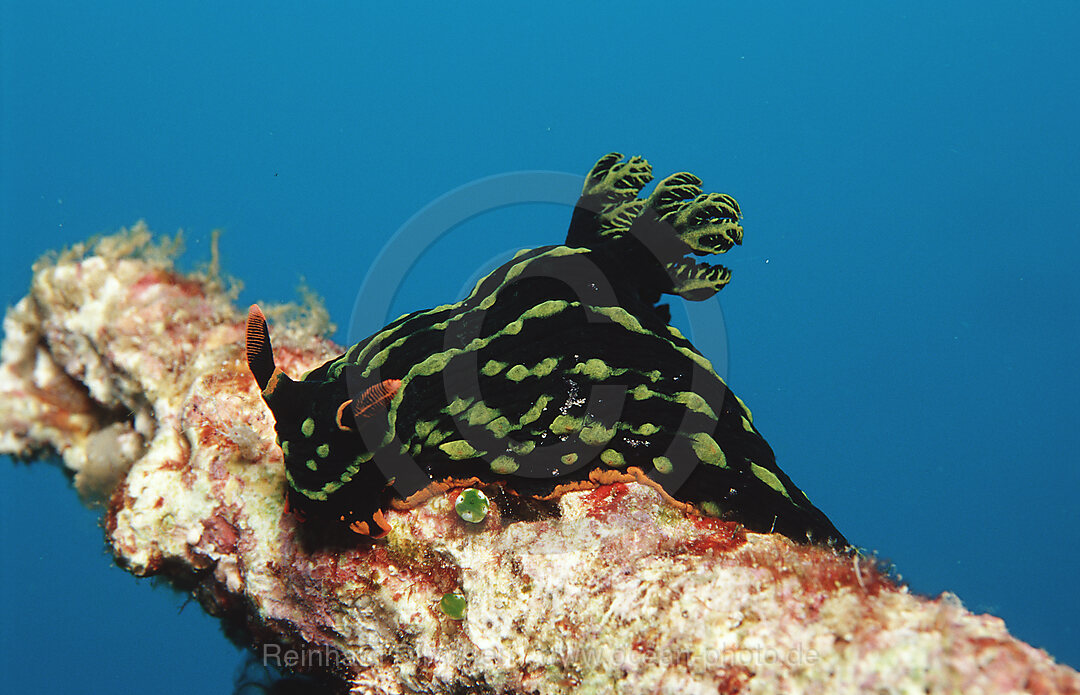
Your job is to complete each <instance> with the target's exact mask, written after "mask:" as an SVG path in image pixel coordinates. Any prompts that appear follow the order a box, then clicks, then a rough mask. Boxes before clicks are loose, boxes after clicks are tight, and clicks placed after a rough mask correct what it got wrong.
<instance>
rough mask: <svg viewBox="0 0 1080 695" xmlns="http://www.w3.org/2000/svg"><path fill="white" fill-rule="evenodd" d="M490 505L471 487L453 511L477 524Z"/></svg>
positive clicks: (459, 498)
mask: <svg viewBox="0 0 1080 695" xmlns="http://www.w3.org/2000/svg"><path fill="white" fill-rule="evenodd" d="M490 504H491V503H490V502H488V498H487V495H485V494H484V493H483V492H481V491H480V490H477V489H476V488H474V487H471V488H469V489H468V490H464V491H463V492H462V493H461V494H460V495H458V498H457V503H456V504H454V509H456V510H457V513H458V516H460V517H461V518H462V519H464V520H465V521H468V522H469V523H471V524H479V523H480V522H481V521H483V520H484V519H485V518H487V513H488V507H489V506H490ZM447 596H450V594H447ZM443 600H444V601H445V600H446V597H443ZM463 605H464V604H463ZM459 617H460V616H459Z"/></svg>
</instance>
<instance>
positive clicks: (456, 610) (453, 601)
mask: <svg viewBox="0 0 1080 695" xmlns="http://www.w3.org/2000/svg"><path fill="white" fill-rule="evenodd" d="M439 608H440V609H442V612H443V613H444V614H445V615H446V617H447V618H451V619H453V620H461V619H462V618H464V617H465V597H464V596H462V595H461V594H458V593H454V592H452V591H451V592H450V593H448V594H443V597H442V599H440V600H439Z"/></svg>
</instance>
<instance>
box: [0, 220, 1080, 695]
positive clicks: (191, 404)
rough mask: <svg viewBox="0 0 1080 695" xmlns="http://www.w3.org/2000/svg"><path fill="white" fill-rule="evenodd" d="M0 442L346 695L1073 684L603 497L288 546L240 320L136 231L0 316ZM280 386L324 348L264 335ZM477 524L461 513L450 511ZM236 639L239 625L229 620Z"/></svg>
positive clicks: (1009, 688) (151, 562)
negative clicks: (59, 462) (53, 461)
mask: <svg viewBox="0 0 1080 695" xmlns="http://www.w3.org/2000/svg"><path fill="white" fill-rule="evenodd" d="M4 333H5V335H4V342H3V346H2V361H0V451H4V452H7V453H12V454H15V455H19V456H32V455H34V454H37V453H41V452H47V451H55V452H59V454H60V455H61V456H62V457H63V460H64V463H65V465H66V466H67V468H68V469H69V470H70V471H71V472H72V473H73V475H74V478H75V484H76V487H77V488H78V490H79V491H80V493H81V494H82V495H83V496H84V497H87V498H92V497H95V496H98V497H107V498H108V499H109V500H110V501H109V505H108V511H107V513H106V529H107V534H108V541H109V543H110V544H111V545H112V548H113V550H114V552H115V554H116V559H117V562H118V563H119V564H120V565H121V566H123V567H125V568H127V569H128V570H129V571H131V572H132V573H134V574H137V575H140V576H145V575H151V574H161V575H165V576H167V577H170V578H174V579H179V580H183V581H184V582H186V583H191V582H194V583H195V585H196V587H197V590H198V591H197V594H198V596H199V597H200V600H201V601H202V602H203V604H204V606H205V607H206V608H207V609H208V610H212V611H214V612H215V613H220V614H223V615H224V616H226V618H225V619H227V620H230V621H232V622H233V623H234V625H233V627H234V628H241V629H242V630H243V631H244V632H246V634H248V635H249V636H250V640H251V642H252V644H253V645H255V646H256V647H257V648H258V649H259V650H260V652H259V653H260V656H261V657H262V658H264V659H266V660H268V661H269V662H271V663H277V664H280V665H283V666H288V667H291V668H293V669H295V670H300V671H303V670H308V669H317V670H327V671H331V672H332V673H334V674H336V675H337V676H338V677H340V678H341V680H342V681H343V682H344V683H346V684H348V686H349V687H351V688H352V690H353V691H354V692H364V693H367V692H381V693H408V692H424V693H429V692H513V693H526V692H539V693H563V692H575V693H589V692H619V693H638V692H641V693H646V692H648V693H654V692H664V693H717V692H720V693H735V692H760V693H778V692H807V693H810V692H820V693H835V692H855V691H863V690H867V691H873V692H965V693H971V692H1013V691H1028V692H1037V693H1053V692H1060V693H1076V692H1080V674H1077V672H1075V671H1073V670H1071V669H1069V668H1067V667H1065V666H1061V665H1057V664H1055V663H1054V662H1053V660H1052V659H1051V658H1050V657H1049V656H1047V655H1046V654H1045V653H1044V652H1042V651H1039V650H1036V649H1034V648H1032V647H1030V646H1028V645H1026V644H1024V643H1022V642H1020V641H1018V640H1016V639H1014V638H1013V637H1011V636H1010V635H1009V634H1008V633H1007V632H1006V630H1005V626H1004V624H1003V623H1002V621H1001V620H999V619H997V618H994V617H992V616H988V615H972V614H970V613H968V612H966V611H965V610H964V609H963V607H962V606H961V605H960V603H959V601H957V600H956V599H955V598H954V597H951V596H949V595H944V596H942V597H940V598H938V599H935V600H930V599H927V598H923V597H918V596H913V595H911V594H909V593H908V592H907V591H906V590H905V589H904V588H903V587H899V586H896V585H895V584H893V583H892V582H891V581H890V580H889V579H887V578H885V577H883V576H882V575H881V574H880V573H879V572H878V571H877V570H876V569H875V567H874V566H873V565H872V563H866V562H865V561H864V562H863V564H860V560H859V558H858V557H857V556H855V557H852V556H842V555H837V554H834V553H833V552H831V551H829V550H827V549H822V548H818V547H801V546H795V545H793V544H792V543H791V542H789V541H788V540H786V539H785V538H783V537H781V536H779V535H756V534H747V533H745V532H743V531H742V530H741V529H740V528H738V527H737V526H734V525H732V524H729V523H724V522H719V521H715V520H709V519H703V518H701V517H696V516H688V515H686V514H684V513H683V512H681V511H678V510H676V509H673V508H671V507H668V506H665V504H664V503H663V501H662V500H661V499H660V498H659V495H658V493H656V492H655V491H654V490H652V489H651V488H649V487H645V486H642V485H636V484H629V485H627V484H618V485H614V486H607V487H602V488H599V489H597V490H594V491H591V492H581V493H571V494H568V495H566V496H565V497H563V498H562V500H561V502H560V512H561V514H560V515H558V516H556V517H554V518H549V519H544V520H540V521H516V522H513V523H509V522H508V521H507V520H506V519H505V518H504V516H503V514H502V513H501V512H500V509H499V500H498V499H496V500H495V502H494V504H493V505H492V506H491V508H490V509H489V511H488V513H487V516H486V518H484V519H483V520H482V521H481V522H480V523H472V521H473V520H475V518H476V516H475V511H473V507H472V506H470V505H475V503H476V498H475V495H473V496H470V497H469V498H467V499H466V500H463V503H466V504H465V507H469V509H470V511H469V514H468V515H465V516H467V517H468V518H469V519H470V520H469V521H465V520H464V519H463V515H462V514H459V513H457V512H456V511H455V502H456V501H457V497H458V492H459V491H451V492H449V493H447V494H446V495H442V496H437V497H435V498H433V499H431V500H429V501H428V502H427V503H426V504H424V505H422V506H421V507H419V508H417V509H415V510H411V511H408V512H390V513H389V514H388V515H387V516H388V521H389V523H390V525H391V526H392V528H393V530H392V532H391V533H390V535H389V536H388V537H387V538H385V539H383V540H379V541H369V540H362V539H357V543H356V544H355V545H350V546H347V547H342V546H341V545H333V546H328V545H326V544H318V543H312V542H310V540H311V539H305V538H304V534H303V533H302V531H303V529H302V528H300V527H299V526H298V523H297V521H296V520H295V519H294V518H293V516H292V515H290V514H288V513H286V511H285V509H284V503H283V489H284V474H283V470H282V460H281V452H280V450H279V449H278V448H277V447H276V446H275V444H274V433H273V423H272V420H271V416H270V413H269V411H268V410H267V409H266V407H265V405H264V404H263V401H262V399H261V398H260V395H259V392H258V389H257V387H256V385H255V383H254V380H253V379H252V377H251V376H250V374H249V373H248V371H247V368H246V366H245V364H244V361H243V353H242V348H243V335H244V326H243V316H242V315H241V314H240V312H239V311H238V310H237V309H236V308H235V307H234V306H233V304H232V302H231V300H230V297H229V296H228V293H226V292H225V291H224V290H223V289H222V287H221V283H220V282H219V281H217V280H216V279H215V278H214V277H213V276H212V275H209V274H203V275H199V274H192V275H182V274H179V273H177V272H176V271H175V270H174V269H173V267H172V264H171V257H170V249H169V248H168V247H167V246H164V247H163V246H155V245H154V244H152V242H151V236H150V234H149V232H148V231H147V230H146V228H145V227H144V226H141V225H139V226H136V228H134V229H133V230H132V231H130V232H125V233H123V234H120V235H117V236H114V237H108V238H105V239H103V240H101V241H99V242H98V243H97V244H96V245H95V246H93V247H87V248H80V249H76V250H74V251H72V252H67V253H65V254H61V255H59V256H56V257H54V258H51V259H47V260H43V261H42V262H40V263H39V264H38V265H37V266H36V267H35V275H34V279H33V283H32V286H31V290H30V293H29V295H28V296H27V297H26V298H24V299H23V300H22V301H20V302H19V304H18V305H17V306H15V307H14V308H12V309H11V310H9V312H8V314H7V317H6V318H5V321H4ZM275 342H276V346H277V350H276V358H277V364H278V366H280V367H282V368H283V369H284V370H285V371H286V372H288V373H290V374H292V375H293V376H297V375H298V374H299V373H300V372H302V371H304V370H305V369H309V368H311V367H314V366H316V365H318V364H320V363H322V362H323V361H325V360H326V359H328V358H330V357H331V356H333V355H335V354H336V353H337V352H338V351H339V348H338V347H337V346H335V345H333V344H332V343H330V342H329V341H327V340H325V339H323V338H321V337H319V335H318V334H317V333H316V332H313V331H312V330H311V328H310V326H308V327H305V326H303V325H300V324H298V323H295V322H294V323H292V324H289V323H288V322H286V321H282V320H279V321H278V322H277V323H276V324H275ZM469 515H472V516H469ZM234 632H235V630H234Z"/></svg>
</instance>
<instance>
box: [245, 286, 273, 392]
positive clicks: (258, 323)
mask: <svg viewBox="0 0 1080 695" xmlns="http://www.w3.org/2000/svg"><path fill="white" fill-rule="evenodd" d="M247 363H248V369H250V370H251V374H252V376H254V377H255V382H256V383H258V384H259V389H260V390H263V391H265V390H266V387H267V385H268V384H269V383H270V377H272V376H273V375H274V371H275V370H276V369H277V367H276V366H275V364H274V348H273V346H272V345H271V344H270V331H269V329H267V327H266V317H265V316H263V313H262V310H261V309H259V305H258V304H252V305H251V308H249V309H248V317H247Z"/></svg>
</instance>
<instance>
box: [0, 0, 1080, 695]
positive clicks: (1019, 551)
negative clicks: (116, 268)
mask: <svg viewBox="0 0 1080 695" xmlns="http://www.w3.org/2000/svg"><path fill="white" fill-rule="evenodd" d="M0 8H2V9H0V12H2V15H0V44H2V45H0V50H2V53H0V75H2V85H0V87H2V92H0V97H2V99H0V109H2V111H0V126H2V130H0V138H2V140H0V152H2V155H0V168H2V170H0V175H2V181H0V195H2V198H0V209H2V213H0V214H2V227H3V239H4V253H3V257H2V260H0V264H2V270H3V272H2V274H0V289H2V292H0V299H2V301H3V302H4V303H5V304H8V305H10V304H12V303H14V302H15V301H17V300H18V299H19V298H20V297H21V296H23V295H24V294H25V292H26V289H27V286H28V281H29V278H30V270H29V269H30V264H31V263H32V262H33V260H34V259H35V258H36V257H37V256H38V255H40V254H41V253H43V252H44V251H46V250H49V249H55V248H57V247H60V246H63V245H66V244H71V243H73V242H75V241H78V240H82V239H84V238H86V237H88V236H90V235H92V234H96V233H100V232H107V231H111V230H115V229H117V228H118V227H120V226H122V225H130V224H131V223H133V222H135V221H136V220H138V219H140V218H142V219H146V220H147V222H148V223H149V224H150V225H151V227H152V228H154V229H155V230H158V231H160V232H165V233H172V232H174V231H175V230H177V229H178V228H183V229H184V230H185V233H186V238H187V240H188V249H189V252H188V256H187V258H188V259H189V263H191V264H194V263H195V262H198V261H201V260H205V259H207V258H208V257H209V239H210V233H211V230H213V229H215V228H221V229H223V230H224V231H225V233H224V235H223V237H222V239H221V249H222V255H223V261H224V264H225V268H226V270H227V271H228V272H229V273H231V274H233V275H235V276H237V277H239V278H242V279H243V281H244V282H245V290H244V292H243V294H242V296H241V302H243V303H247V302H251V301H276V300H286V299H291V298H294V297H295V296H296V292H295V288H296V286H297V284H298V283H299V281H300V278H301V277H303V278H304V279H305V281H306V283H307V284H308V285H309V286H310V287H311V288H313V289H314V290H316V291H317V292H318V293H319V294H321V295H322V296H323V297H324V298H325V300H326V304H327V306H328V308H329V310H330V312H331V315H332V316H333V317H334V319H335V320H336V321H337V323H338V325H339V327H340V328H339V331H338V336H337V337H338V339H339V340H340V341H341V342H344V341H345V340H347V339H350V338H353V339H355V338H357V337H360V336H356V335H353V336H350V335H349V333H350V326H353V327H354V330H361V329H362V328H363V327H364V326H367V329H368V330H373V329H375V328H377V327H378V326H380V325H381V324H382V323H383V319H384V318H385V313H386V312H385V311H383V310H382V307H379V311H374V312H371V314H372V315H367V312H365V311H363V310H362V311H360V312H359V313H358V315H357V317H356V321H355V322H354V321H353V308H354V302H355V301H356V298H357V293H358V291H359V289H360V287H361V285H362V283H363V281H364V279H365V277H367V273H368V271H369V270H370V269H371V268H372V267H373V265H374V264H375V262H376V259H377V256H378V254H379V252H380V249H381V248H382V247H383V246H384V245H385V244H387V243H389V242H390V241H391V240H392V239H393V238H394V234H395V231H396V230H398V229H399V228H400V227H401V226H402V225H403V224H404V223H405V222H406V221H407V220H408V219H409V218H410V217H411V216H413V215H414V214H415V213H417V212H418V211H420V210H423V209H424V208H425V206H427V205H429V204H430V203H432V202H433V201H436V200H438V199H439V197H440V196H442V195H443V194H445V193H446V192H448V191H450V190H452V189H455V188H457V187H459V186H465V185H468V184H471V183H473V182H476V181H478V180H481V179H483V178H485V177H489V176H493V175H499V174H508V173H509V174H515V172H517V173H520V172H522V171H534V170H545V171H554V172H567V173H570V174H575V175H581V174H584V173H585V172H586V171H587V170H588V168H589V167H590V166H591V165H592V163H593V162H594V161H595V160H596V158H597V157H599V156H600V155H601V154H604V153H605V152H608V151H611V150H618V151H621V152H625V153H627V154H642V155H644V156H646V157H648V158H649V159H650V161H651V162H652V163H653V165H654V167H655V169H656V172H657V173H658V174H660V175H665V174H667V173H671V172H674V171H680V170H688V171H692V172H694V173H696V174H698V175H699V176H700V177H701V178H702V179H704V181H705V186H706V189H707V190H720V191H724V192H728V193H731V194H732V195H734V196H736V197H737V198H738V200H739V202H740V204H741V205H742V209H743V212H744V214H745V220H744V222H745V228H746V237H745V241H744V244H743V246H742V247H741V248H738V249H736V250H735V251H733V252H732V253H731V254H730V255H729V256H728V257H727V258H726V259H725V261H724V262H725V264H726V265H729V266H730V267H731V268H732V269H733V270H734V273H735V275H734V280H733V281H732V283H731V285H730V286H729V287H728V288H727V289H725V290H724V291H723V292H722V293H721V295H720V298H719V301H718V302H713V303H709V304H707V305H705V306H706V308H708V309H709V310H711V311H713V312H714V314H713V317H714V318H713V320H714V321H715V323H709V318H708V316H709V315H708V314H705V315H704V316H705V318H701V317H700V316H699V315H695V318H694V319H693V320H692V321H691V323H692V324H693V327H694V328H695V330H696V331H702V332H703V334H708V335H709V336H711V338H710V340H711V341H712V342H711V343H710V347H708V348H706V351H707V352H711V353H712V354H710V356H715V355H716V353H717V352H723V353H725V354H724V355H723V357H724V359H725V360H726V362H727V364H728V368H727V370H726V371H727V375H728V381H729V383H730V385H731V386H732V388H733V389H734V390H735V392H736V393H738V394H739V395H740V396H741V397H742V398H743V400H744V401H746V403H747V404H748V405H749V406H750V408H751V409H752V410H753V412H754V415H755V422H756V424H758V426H759V428H760V429H761V431H762V432H763V433H764V435H765V436H766V438H767V439H768V440H769V442H770V443H771V444H772V446H773V448H774V449H775V450H776V453H777V458H778V461H779V463H780V465H781V466H782V467H783V468H784V470H785V471H786V472H787V473H788V474H789V475H790V476H791V477H792V478H793V479H794V480H795V481H796V482H797V483H798V484H799V485H800V487H802V488H803V489H804V490H805V491H806V492H807V494H808V495H809V496H810V497H811V498H812V499H813V500H814V502H815V504H816V505H817V506H818V507H820V508H821V509H822V510H824V511H825V512H826V513H827V514H828V515H829V516H830V517H831V519H832V520H833V521H834V522H835V523H836V525H837V526H838V527H839V528H840V529H841V530H842V531H843V532H844V533H845V534H847V536H848V537H849V538H850V539H851V540H853V541H854V542H856V543H858V544H860V545H862V546H865V547H868V548H871V549H876V550H878V551H879V552H880V554H881V555H882V556H883V557H886V558H889V559H891V560H892V561H893V562H895V563H896V565H897V568H898V569H899V571H900V573H901V574H902V575H903V577H904V579H905V580H907V581H908V582H910V585H911V587H912V589H913V590H915V591H919V592H923V593H926V594H931V595H936V594H938V593H940V592H942V591H952V592H955V593H956V594H957V595H958V596H959V597H960V598H961V599H962V600H963V601H964V603H965V605H966V606H968V607H969V608H970V609H972V610H974V611H977V612H990V613H993V614H995V615H998V616H1000V617H1002V618H1003V619H1004V620H1005V621H1006V623H1007V625H1008V627H1009V629H1010V630H1011V631H1012V632H1013V634H1015V635H1017V636H1018V637H1020V638H1022V639H1024V640H1026V641H1028V642H1030V643H1032V644H1034V645H1036V646H1038V647H1042V648H1045V649H1046V650H1048V651H1049V652H1050V653H1051V654H1053V655H1055V656H1056V657H1057V658H1058V659H1059V660H1061V661H1063V662H1065V663H1068V664H1070V665H1072V666H1073V667H1080V631H1078V628H1077V624H1078V623H1080V600H1078V598H1077V593H1076V591H1075V584H1076V578H1075V577H1076V571H1077V568H1078V562H1077V559H1076V551H1077V549H1078V548H1080V527H1078V523H1077V522H1078V519H1077V511H1076V499H1077V493H1078V492H1080V467H1078V466H1077V465H1076V464H1077V451H1078V450H1080V427H1078V423H1080V399H1078V397H1077V393H1078V392H1080V369H1078V368H1077V364H1076V354H1077V345H1078V338H1080V330H1078V317H1080V285H1078V283H1077V282H1076V277H1075V272H1076V267H1077V262H1078V261H1080V223H1078V221H1077V220H1080V196H1078V195H1077V193H1078V191H1080V139H1078V138H1077V134H1076V124H1077V123H1078V122H1080V84H1078V83H1080V59H1078V53H1077V49H1076V48H1075V38H1076V36H1078V35H1080V5H1077V4H1076V3H1073V2H1050V1H1046V2H1039V3H1031V2H1018V1H1017V2H1002V1H998V0H992V1H989V2H987V1H983V2H970V1H965V2H955V3H931V2H906V3H888V4H885V3H859V4H856V3H836V4H832V5H822V4H820V3H814V4H806V3H784V2H775V3H723V4H721V3H714V4H711V5H706V4H705V3H700V4H690V3H674V4H668V5H666V6H661V5H658V4H656V3H633V2H630V3H620V4H619V5H618V8H617V9H616V8H615V7H614V6H611V7H602V6H601V5H600V4H599V3H598V4H595V5H592V4H588V3H546V4H544V5H543V6H536V5H529V6H525V5H513V6H512V5H511V4H509V3H491V4H482V3H477V4H456V5H452V6H441V5H432V4H425V3H394V4H391V3H378V4H376V3H359V2H350V3H333V2H328V3H314V4H312V3H299V4H298V3H274V2H270V3H267V2H263V3H242V2H241V3H214V4H211V3H206V2H187V3H173V4H165V3H120V2H107V1H103V2H96V3H73V2H50V1H49V0H35V1H34V2H26V1H21V2H20V1H15V0H2V2H0ZM511 180H527V177H526V178H522V179H517V178H513V177H512V178H511ZM528 180H532V179H528ZM568 216H569V209H567V208H565V206H562V205H559V204H558V203H557V202H550V201H549V202H544V203H532V204H523V205H515V206H511V207H501V208H500V209H497V210H494V211H492V212H488V213H486V214H482V215H480V216H478V217H475V218H473V219H471V220H469V221H468V222H466V223H465V224H463V225H461V226H460V227H456V228H454V229H453V230H451V232H450V233H448V234H447V235H445V236H443V237H442V238H441V239H440V240H438V241H437V242H434V243H433V244H432V245H431V246H425V247H424V248H420V249H418V252H417V254H416V256H415V261H416V262H415V264H414V265H412V266H411V268H410V269H408V272H404V270H403V269H395V272H394V273H393V274H391V275H390V276H388V277H387V278H385V279H383V278H381V277H376V278H374V280H375V281H376V282H377V283H383V284H392V287H393V292H392V306H391V308H390V309H389V310H388V311H389V313H391V314H392V315H393V316H396V315H397V314H399V313H402V312H404V311H407V310H412V309H417V308H422V307H426V306H431V305H434V304H440V303H444V302H446V301H449V300H451V299H454V298H455V297H456V296H458V295H459V294H460V292H461V291H462V288H463V287H465V286H467V285H469V284H470V280H471V279H474V278H475V275H476V273H477V272H478V270H479V269H480V268H481V267H484V266H486V265H490V264H492V263H496V262H497V261H498V259H499V258H502V257H504V256H503V255H502V254H505V253H507V252H509V251H512V250H514V249H516V248H523V247H529V246H535V245H540V244H548V243H558V242H560V241H561V240H562V238H563V235H564V233H565V226H566V221H567V219H568ZM363 308H364V307H362V309H363ZM380 314H382V315H380ZM354 324H355V325H354ZM721 327H722V328H723V330H722V331H721V330H719V329H720V328H721ZM717 335H719V336H720V338H719V339H718V338H716V336H717ZM0 481H2V482H0V491H2V493H3V500H4V504H3V505H2V506H0V517H2V520H3V534H2V538H3V557H4V562H3V563H0V566H2V570H0V572H2V575H0V588H2V591H0V596H2V598H0V601H2V604H3V609H2V614H3V616H4V620H3V626H2V627H0V630H2V639H3V643H2V645H0V664H2V672H3V673H4V678H5V687H6V688H7V689H9V690H10V691H11V692H20V691H26V690H29V689H31V688H33V689H34V690H36V691H38V692H69V691H78V692H108V691H117V690H119V691H133V690H135V689H136V688H144V687H145V688H153V689H154V691H155V692H158V693H163V694H164V693H174V692H175V693H182V692H188V691H190V690H192V689H199V690H202V691H207V692H229V691H230V690H231V688H232V683H233V678H234V675H235V672H236V670H237V669H238V667H239V666H240V664H241V660H242V655H241V654H240V653H239V652H238V651H237V650H236V649H235V648H234V647H233V646H231V645H230V644H229V643H228V642H227V641H226V640H225V638H224V637H223V636H222V635H221V633H220V631H219V629H218V627H217V624H216V622H215V621H214V620H213V619H211V618H209V617H206V616H204V615H203V614H202V612H201V609H199V607H198V606H197V605H196V604H193V603H192V604H190V605H186V606H185V605H184V604H185V600H184V597H182V596H179V595H177V594H175V593H172V592H170V591H169V590H166V589H160V588H159V589H155V588H154V587H153V586H151V583H150V582H148V581H138V580H135V579H134V578H132V577H130V576H129V575H127V574H125V573H123V572H122V571H120V570H118V569H116V568H115V567H113V566H112V565H111V561H110V558H109V556H108V554H107V553H106V551H105V549H104V547H103V544H102V532H101V529H100V528H99V527H98V526H97V519H98V514H97V512H94V511H90V510H86V509H84V508H82V507H81V506H80V505H79V503H78V501H77V499H76V496H75V493H74V491H73V490H72V489H70V486H69V485H68V484H67V482H66V481H65V479H64V477H63V475H62V474H61V473H60V471H59V470H58V469H56V468H55V467H49V466H40V465H35V466H30V467H27V466H23V465H16V464H13V463H12V462H10V461H9V460H5V461H3V462H0Z"/></svg>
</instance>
